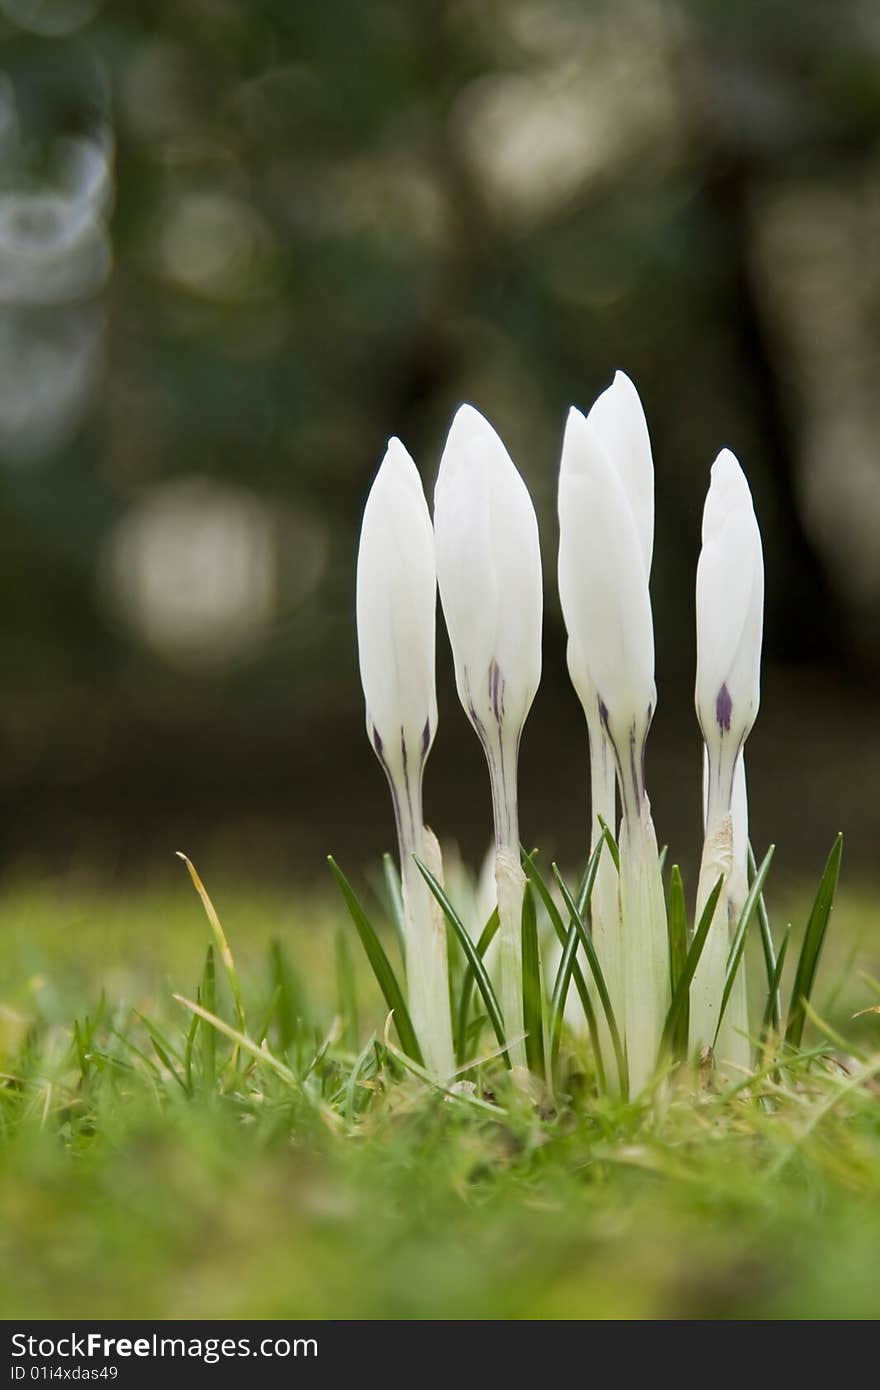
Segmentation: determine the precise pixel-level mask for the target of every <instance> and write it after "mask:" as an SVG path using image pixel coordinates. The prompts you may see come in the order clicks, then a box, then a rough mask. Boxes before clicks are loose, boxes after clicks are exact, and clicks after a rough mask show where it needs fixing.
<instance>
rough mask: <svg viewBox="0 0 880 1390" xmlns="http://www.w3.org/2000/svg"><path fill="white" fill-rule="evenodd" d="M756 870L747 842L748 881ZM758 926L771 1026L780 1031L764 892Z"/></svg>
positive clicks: (780, 1010) (779, 1003)
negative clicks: (768, 993)
mask: <svg viewBox="0 0 880 1390" xmlns="http://www.w3.org/2000/svg"><path fill="white" fill-rule="evenodd" d="M757 872H758V870H757V865H756V860H755V852H754V850H753V849H752V846H751V842H750V843H749V881H750V882H752V881H754V877H755V874H756V873H757ZM758 926H759V927H760V929H761V949H762V950H763V952H764V969H765V970H766V972H767V987H768V989H769V990H770V1000H771V1002H772V1020H771V1021H772V1026H773V1028H774V1029H775V1030H776V1031H777V1032H780V1031H781V1029H782V999H781V997H780V994H779V981H778V979H777V982H776V988H775V992H774V989H773V978H774V976H775V974H776V948H775V947H774V945H773V932H772V930H771V928H770V918H769V916H768V915H767V904H766V903H765V902H764V894H763V893H762V894H761V895H760V897H759V898H758Z"/></svg>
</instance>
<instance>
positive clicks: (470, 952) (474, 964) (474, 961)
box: [414, 856, 510, 1067]
mask: <svg viewBox="0 0 880 1390" xmlns="http://www.w3.org/2000/svg"><path fill="white" fill-rule="evenodd" d="M414 857H415V856H414ZM416 865H417V866H418V870H419V873H420V874H421V875H422V877H423V879H424V880H425V882H426V883H427V885H428V887H429V888H430V890H431V892H432V893H433V894H434V897H435V898H436V899H437V901H438V903H439V904H440V906H441V908H442V909H443V916H444V917H445V918H446V920H447V922H448V923H449V925H450V927H451V928H452V930H453V931H454V932H455V935H456V936H457V938H458V943H459V945H460V946H461V949H462V951H463V952H464V955H465V959H466V960H467V963H468V965H469V966H470V967H471V969H472V970H473V973H474V979H475V981H476V984H477V989H478V990H479V991H480V994H481V995H482V996H483V1003H484V1004H485V1005H486V1012H487V1014H488V1015H489V1021H490V1022H491V1024H492V1028H493V1029H494V1032H495V1036H496V1038H497V1039H498V1042H499V1044H500V1045H501V1047H503V1048H506V1047H507V1038H506V1037H505V1035H504V1022H503V1020H502V1017H501V1010H500V1008H499V1007H498V1000H497V999H496V997H495V991H494V989H493V988H492V981H491V980H490V979H489V976H488V974H487V972H486V967H485V965H484V964H483V961H482V958H481V957H480V956H479V955H478V954H477V951H476V948H475V946H474V943H473V941H472V940H471V937H470V932H469V931H468V929H467V927H466V926H465V925H464V922H462V920H461V918H460V917H459V915H458V913H457V912H456V910H455V908H454V907H453V906H452V903H451V902H450V901H449V899H448V897H447V896H446V894H445V892H444V891H443V889H442V887H441V886H440V884H439V883H438V882H437V880H436V878H435V877H434V875H433V874H432V873H431V870H430V869H429V868H427V867H426V865H424V864H423V863H422V861H421V860H420V859H418V858H416ZM504 1064H505V1066H507V1067H509V1066H510V1058H509V1057H508V1055H507V1053H506V1052H505V1053H504Z"/></svg>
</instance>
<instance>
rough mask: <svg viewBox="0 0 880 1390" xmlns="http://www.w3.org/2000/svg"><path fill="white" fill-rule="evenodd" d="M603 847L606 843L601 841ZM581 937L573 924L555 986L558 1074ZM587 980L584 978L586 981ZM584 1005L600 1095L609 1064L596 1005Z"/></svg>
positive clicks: (553, 1041)
mask: <svg viewBox="0 0 880 1390" xmlns="http://www.w3.org/2000/svg"><path fill="white" fill-rule="evenodd" d="M600 843H602V842H601V841H600ZM579 941H580V935H579V933H578V929H577V922H572V924H571V926H570V927H569V929H568V937H567V938H566V942H565V946H564V947H563V951H562V956H561V958H560V961H559V969H558V970H557V972H556V979H555V981H554V983H553V996H552V999H551V1001H550V1069H551V1072H555V1070H556V1065H557V1060H558V1057H559V1044H560V1042H561V1040H562V1024H563V1021H564V1019H565V1001H566V999H567V998H568V990H569V986H570V984H571V976H572V967H573V965H574V964H575V962H576V957H577V948H578V942H579ZM582 978H583V977H582ZM581 1003H582V1004H583V1006H584V1013H585V1014H586V1017H587V1027H588V1028H589V1030H590V1045H591V1047H592V1049H593V1060H594V1061H595V1064H596V1082H597V1084H598V1087H599V1091H600V1092H604V1091H605V1090H606V1089H607V1085H608V1082H607V1079H606V1076H605V1064H604V1062H603V1061H602V1047H601V1044H600V1042H599V1029H598V1026H597V1024H596V1014H595V1011H594V1009H593V1002H592V1000H591V999H590V996H589V994H588V993H586V991H585V993H584V996H583V998H582V999H581Z"/></svg>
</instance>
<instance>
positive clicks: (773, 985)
mask: <svg viewBox="0 0 880 1390" xmlns="http://www.w3.org/2000/svg"><path fill="white" fill-rule="evenodd" d="M790 940H791V928H790V927H788V928H786V932H785V935H784V936H783V938H782V945H781V946H780V947H779V955H778V956H777V957H776V963H775V965H774V967H773V974H772V975H771V976H770V982H769V990H768V993H767V1006H766V1008H765V1010H764V1020H763V1023H762V1025H761V1039H762V1041H763V1039H764V1038H766V1037H767V1034H768V1033H769V1032H770V1030H771V1028H772V1029H773V1030H774V1032H778V1031H779V1029H780V1026H781V1016H780V1013H779V982H780V980H781V979H782V967H783V966H784V965H785V957H786V953H787V951H788V943H789V941H790Z"/></svg>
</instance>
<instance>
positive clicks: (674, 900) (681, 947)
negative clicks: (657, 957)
mask: <svg viewBox="0 0 880 1390" xmlns="http://www.w3.org/2000/svg"><path fill="white" fill-rule="evenodd" d="M667 898H668V901H667V913H666V930H667V933H668V936H669V992H670V999H674V998H675V991H676V990H677V988H678V982H679V980H680V979H681V977H682V976H683V975H684V972H685V968H686V966H687V954H688V940H687V904H686V903H685V897H684V881H683V879H682V876H681V869H680V868H679V867H678V865H677V864H673V866H672V870H671V872H670V875H669V893H668V895H667ZM689 1027H690V995H689V994H686V995H685V998H684V1003H683V1004H682V1008H681V1012H680V1013H679V1016H678V1023H677V1024H676V1027H675V1033H674V1035H671V1036H670V1047H671V1048H672V1054H673V1056H674V1057H684V1056H686V1054H687V1039H688V1028H689Z"/></svg>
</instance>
